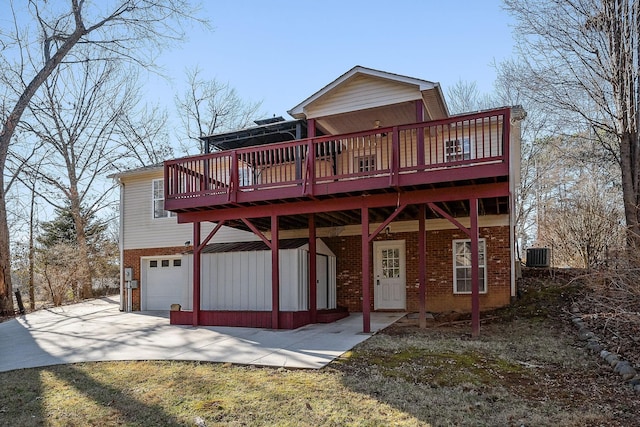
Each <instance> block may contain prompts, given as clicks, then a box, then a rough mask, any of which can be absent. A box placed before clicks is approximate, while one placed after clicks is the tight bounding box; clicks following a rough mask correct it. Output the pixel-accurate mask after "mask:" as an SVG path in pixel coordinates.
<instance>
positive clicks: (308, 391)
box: [0, 307, 640, 426]
mask: <svg viewBox="0 0 640 427" xmlns="http://www.w3.org/2000/svg"><path fill="white" fill-rule="evenodd" d="M522 312H523V313H524V312H526V313H528V314H527V315H526V316H525V317H518V316H514V315H513V313H514V311H513V310H511V311H506V312H503V313H502V314H501V315H499V316H492V317H491V318H492V319H493V320H492V322H493V323H486V324H483V326H482V331H481V338H480V339H471V338H470V336H469V331H470V327H469V325H468V324H467V323H465V322H464V321H463V322H450V323H448V324H443V323H444V322H442V321H441V320H440V321H435V322H432V323H431V324H430V325H429V327H428V328H427V329H425V330H420V329H418V328H417V327H415V326H414V325H413V324H412V323H410V322H405V323H399V324H396V325H394V326H392V327H390V328H388V329H387V330H385V331H382V332H380V333H378V334H376V335H375V336H373V337H372V338H371V339H369V340H367V341H366V342H364V343H362V344H360V345H359V346H358V347H356V348H354V349H353V351H351V352H349V353H347V354H345V355H344V357H343V358H341V359H340V360H337V361H336V362H334V363H333V364H331V365H330V366H328V367H326V368H324V369H322V370H319V371H313V370H288V369H282V368H280V369H274V368H261V367H251V366H237V365H231V364H214V363H195V362H157V361H149V362H109V363H83V364H75V365H65V366H54V367H47V368H37V369H27V370H20V371H12V372H7V373H0V384H2V390H1V391H0V425H7V426H32V425H50V426H57V425H60V426H88V425H95V426H98V425H99V426H109V425H132V426H135V425H139V426H149V425H158V426H174V425H175V426H177V425H192V426H195V425H197V426H204V425H207V426H212V425H285V426H286V425H291V426H294V425H295V426H299V425H305V426H321V425H384V426H387V425H411V426H413V425H433V426H440V425H465V426H467V425H487V426H495V425H500V426H509V425H513V426H521V425H526V426H536V425H563V426H571V425H575V426H585V425H594V426H595V425H606V426H608V425H620V426H630V425H639V423H640V422H639V421H638V418H637V414H639V413H640V403H639V399H638V396H637V395H636V394H635V393H634V392H633V391H631V390H630V389H629V388H627V387H626V386H625V385H624V384H623V383H621V381H620V380H619V377H618V376H617V375H615V374H613V373H611V371H610V369H609V368H608V367H607V366H604V365H602V363H601V362H600V360H599V358H598V357H596V356H595V355H594V354H593V353H589V352H588V351H587V350H585V349H584V347H583V345H582V344H581V343H580V342H579V341H578V340H577V338H576V335H575V330H574V329H572V327H571V326H570V325H569V324H568V322H567V321H566V320H564V319H562V318H561V316H559V315H557V314H554V313H553V310H551V311H550V310H548V307H547V308H544V307H542V308H541V309H537V308H536V309H535V310H531V311H530V312H527V311H526V310H522Z"/></svg>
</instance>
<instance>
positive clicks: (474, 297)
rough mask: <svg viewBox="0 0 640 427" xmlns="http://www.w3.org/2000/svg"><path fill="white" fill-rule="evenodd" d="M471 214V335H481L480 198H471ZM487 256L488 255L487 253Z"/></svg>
mask: <svg viewBox="0 0 640 427" xmlns="http://www.w3.org/2000/svg"><path fill="white" fill-rule="evenodd" d="M469 210H470V216H471V218H470V219H471V227H470V230H469V231H470V236H469V237H470V238H471V336H472V337H474V338H475V337H478V336H479V335H480V233H479V230H478V199H470V200H469ZM485 256H486V255H485Z"/></svg>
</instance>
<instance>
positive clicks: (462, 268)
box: [453, 239, 487, 294]
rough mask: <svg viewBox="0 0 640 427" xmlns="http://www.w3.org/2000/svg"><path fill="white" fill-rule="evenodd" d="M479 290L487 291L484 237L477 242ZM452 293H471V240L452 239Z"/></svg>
mask: <svg viewBox="0 0 640 427" xmlns="http://www.w3.org/2000/svg"><path fill="white" fill-rule="evenodd" d="M479 243H480V244H479V246H478V249H479V251H478V252H479V254H478V258H479V263H478V264H479V269H480V292H481V293H486V292H487V268H486V267H487V263H486V257H485V254H486V243H485V239H480V242H479ZM453 293H455V294H470V293H471V240H454V241H453Z"/></svg>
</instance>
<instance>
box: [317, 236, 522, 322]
mask: <svg viewBox="0 0 640 427" xmlns="http://www.w3.org/2000/svg"><path fill="white" fill-rule="evenodd" d="M480 237H483V238H485V239H486V250H487V285H488V291H487V293H486V294H481V295H480V306H481V309H483V310H486V309H490V308H495V307H500V306H504V305H507V304H509V302H510V299H511V275H510V251H509V227H506V226H503V227H490V228H489V227H487V228H480ZM466 238H467V236H466V234H464V233H462V232H461V231H459V230H435V231H427V239H426V241H427V243H426V246H427V248H426V257H427V289H426V292H427V298H426V299H427V310H428V311H432V312H446V311H471V296H470V295H455V294H454V293H453V247H452V245H453V242H452V241H453V240H454V239H466ZM323 240H324V241H325V242H326V243H327V245H328V246H329V247H330V248H331V250H332V251H333V252H334V253H335V254H336V257H337V267H336V274H337V294H338V304H339V305H341V306H345V307H347V308H348V309H349V311H362V289H361V283H362V257H361V249H360V248H361V244H362V243H361V238H360V236H345V237H332V238H323ZM378 240H405V245H406V264H407V265H406V268H407V274H406V280H407V283H406V298H407V310H408V311H418V309H419V298H418V296H419V295H418V273H419V268H418V267H419V266H418V260H419V255H418V233H416V232H413V233H393V234H391V235H390V236H384V235H382V236H378V237H377V238H376V241H378ZM372 268H373V264H372ZM369 277H370V283H371V285H370V288H371V291H370V295H371V300H370V302H369V304H370V307H371V308H372V309H373V298H374V294H373V292H374V289H373V271H370V272H369Z"/></svg>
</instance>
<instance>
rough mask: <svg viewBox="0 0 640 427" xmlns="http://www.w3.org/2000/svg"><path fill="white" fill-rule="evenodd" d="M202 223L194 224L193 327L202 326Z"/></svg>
mask: <svg viewBox="0 0 640 427" xmlns="http://www.w3.org/2000/svg"><path fill="white" fill-rule="evenodd" d="M201 252H202V247H200V222H194V223H193V326H198V325H199V324H200V270H201V269H200V254H201Z"/></svg>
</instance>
